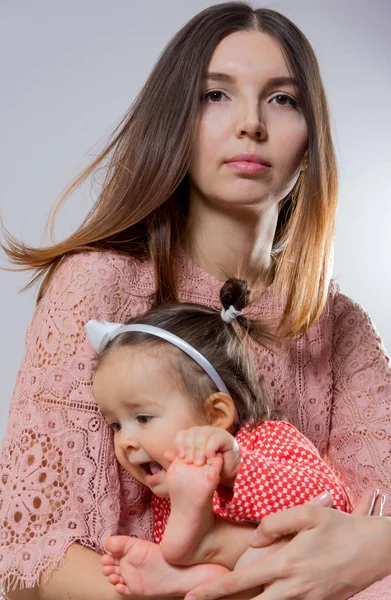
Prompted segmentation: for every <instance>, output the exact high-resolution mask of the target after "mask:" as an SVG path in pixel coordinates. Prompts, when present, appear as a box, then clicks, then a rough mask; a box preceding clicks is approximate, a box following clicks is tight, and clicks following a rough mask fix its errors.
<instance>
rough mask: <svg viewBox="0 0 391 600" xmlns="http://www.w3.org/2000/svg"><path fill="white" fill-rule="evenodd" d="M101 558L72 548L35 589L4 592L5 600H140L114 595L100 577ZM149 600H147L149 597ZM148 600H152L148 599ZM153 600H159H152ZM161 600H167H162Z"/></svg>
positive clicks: (81, 548) (112, 590)
mask: <svg viewBox="0 0 391 600" xmlns="http://www.w3.org/2000/svg"><path fill="white" fill-rule="evenodd" d="M100 559H101V557H100V556H98V554H96V553H95V552H92V551H91V550H88V549H87V548H83V547H82V546H80V545H79V544H72V546H70V547H69V548H68V550H67V552H66V554H65V560H64V562H63V563H62V565H61V566H60V567H59V568H58V569H54V570H53V572H52V573H51V575H50V576H49V577H48V578H42V577H41V582H40V585H39V587H38V586H35V587H34V588H30V589H23V590H15V591H13V592H8V598H9V600H121V599H122V600H130V599H132V600H141V599H140V598H139V597H136V596H122V595H120V594H117V592H116V591H115V589H114V586H112V585H111V584H110V583H109V582H108V580H107V577H104V575H103V573H102V566H101V560H100ZM149 598H151V597H149ZM151 600H153V599H152V598H151ZM155 600H161V599H158V598H156V599H155ZM164 600H170V599H169V598H168V597H167V596H165V598H164Z"/></svg>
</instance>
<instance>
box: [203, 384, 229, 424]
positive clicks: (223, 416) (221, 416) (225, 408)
mask: <svg viewBox="0 0 391 600" xmlns="http://www.w3.org/2000/svg"><path fill="white" fill-rule="evenodd" d="M204 409H205V415H206V418H207V420H208V423H209V425H212V426H213V427H221V429H229V428H230V427H231V426H232V425H233V422H234V420H235V414H236V409H235V405H234V402H233V400H232V398H231V396H229V395H228V394H225V393H224V392H216V393H215V394H211V395H210V396H208V398H207V399H206V400H205V403H204Z"/></svg>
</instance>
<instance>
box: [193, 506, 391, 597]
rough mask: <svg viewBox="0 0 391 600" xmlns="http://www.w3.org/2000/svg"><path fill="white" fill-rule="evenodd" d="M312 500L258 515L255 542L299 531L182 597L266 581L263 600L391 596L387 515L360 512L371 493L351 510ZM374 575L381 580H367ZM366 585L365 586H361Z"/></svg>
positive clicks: (390, 537) (216, 593)
mask: <svg viewBox="0 0 391 600" xmlns="http://www.w3.org/2000/svg"><path fill="white" fill-rule="evenodd" d="M315 500H316V501H315V502H314V501H313V502H311V503H308V504H303V505H301V506H295V507H294V508H291V509H289V510H287V511H280V512H279V513H275V514H273V515H269V516H268V517H265V519H264V520H263V521H262V523H261V525H260V526H259V528H258V530H257V536H258V537H257V539H256V540H254V545H256V546H257V547H264V546H269V545H270V544H273V542H274V540H277V539H280V538H281V537H282V536H285V535H290V534H295V533H297V532H298V534H297V535H295V537H294V538H293V539H292V540H291V541H290V542H287V543H286V544H285V545H284V546H283V547H282V548H281V549H277V551H276V552H275V553H273V554H272V555H271V556H270V557H269V558H268V557H266V558H265V559H264V560H262V562H261V563H260V562H258V561H257V562H254V563H252V564H250V565H247V566H245V567H243V568H242V569H239V570H237V571H235V572H233V573H229V574H228V575H226V576H224V577H223V578H221V579H219V580H217V581H213V582H211V583H208V584H205V585H203V586H199V587H198V588H195V589H193V590H191V591H190V592H189V593H188V594H187V596H186V598H188V599H189V600H190V598H191V599H192V600H213V599H214V598H221V597H222V595H224V594H226V593H230V594H233V597H235V594H238V593H239V592H240V591H241V590H245V589H248V587H249V586H254V587H255V586H257V585H261V584H270V585H269V586H268V588H267V589H266V590H265V592H263V594H262V596H261V597H262V600H288V598H293V597H294V598H296V597H297V598H300V599H301V600H310V599H312V598H316V599H317V600H336V599H338V600H347V599H348V598H351V597H352V596H353V594H357V593H358V596H357V600H383V599H384V600H385V599H386V598H387V599H388V598H390V593H389V592H390V589H391V577H387V574H388V573H390V572H391V559H390V552H391V521H390V520H389V519H384V518H383V519H382V518H379V517H375V518H372V517H367V516H364V515H367V514H368V509H369V507H370V505H371V494H366V495H365V496H364V498H363V499H362V500H361V501H360V503H359V505H358V506H357V507H356V509H355V511H354V513H353V514H352V515H348V514H346V513H341V512H339V511H336V510H330V509H326V508H322V505H323V506H324V505H325V504H326V502H327V498H326V499H325V498H322V497H320V498H318V499H315ZM319 504H320V505H319ZM326 505H327V504H326ZM378 508H379V507H378V506H377V510H376V511H375V514H378ZM383 577H385V579H382V578H383ZM375 580H379V581H376V583H375V584H374V585H373V586H372V585H370V584H371V583H372V582H373V581H375ZM380 580H381V581H380ZM367 586H370V587H369V588H368V590H366V589H364V588H366V587H367ZM372 589H373V591H372ZM360 590H363V591H362V592H361V593H360ZM257 598H258V597H257ZM354 598H356V596H354Z"/></svg>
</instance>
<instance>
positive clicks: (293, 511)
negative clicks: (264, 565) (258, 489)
mask: <svg viewBox="0 0 391 600" xmlns="http://www.w3.org/2000/svg"><path fill="white" fill-rule="evenodd" d="M324 510H325V508H324V507H323V506H317V505H316V504H312V503H310V502H307V503H306V504H301V505H300V506H294V507H293V508H290V509H289V510H282V511H280V512H277V513H273V514H272V515H268V516H267V517H265V518H264V519H262V521H261V523H260V525H259V526H258V527H257V529H256V530H255V531H254V539H253V541H252V543H251V546H252V547H253V548H262V547H264V546H269V544H271V543H272V542H273V541H274V540H276V539H278V538H281V537H284V536H286V535H292V534H295V533H298V532H299V531H303V530H306V529H312V528H313V527H316V525H318V523H319V522H320V521H321V519H322V518H323V517H324V514H325V513H324Z"/></svg>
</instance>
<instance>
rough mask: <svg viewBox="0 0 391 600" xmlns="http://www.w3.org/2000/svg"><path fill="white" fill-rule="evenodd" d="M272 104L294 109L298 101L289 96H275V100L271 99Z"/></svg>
mask: <svg viewBox="0 0 391 600" xmlns="http://www.w3.org/2000/svg"><path fill="white" fill-rule="evenodd" d="M274 100H276V102H274ZM271 103H272V104H278V106H292V107H293V108H296V106H297V100H295V99H294V98H292V97H291V96H288V94H277V96H274V98H272V99H271Z"/></svg>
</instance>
